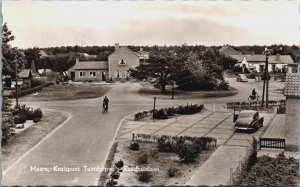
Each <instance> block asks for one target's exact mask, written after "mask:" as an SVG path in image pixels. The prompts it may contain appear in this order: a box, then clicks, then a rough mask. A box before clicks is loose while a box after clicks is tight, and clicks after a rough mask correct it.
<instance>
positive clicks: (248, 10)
mask: <svg viewBox="0 0 300 187" xmlns="http://www.w3.org/2000/svg"><path fill="white" fill-rule="evenodd" d="M2 16H3V21H4V22H7V24H8V27H9V29H10V30H12V33H13V35H15V41H13V42H12V43H11V44H12V45H13V46H16V47H20V48H28V47H55V46H68V45H71V46H74V45H79V46H93V45H97V46H101V45H114V44H115V43H119V44H120V45H150V46H151V45H181V44H188V45H208V46H210V45H224V44H230V45H270V44H286V45H293V44H295V45H299V42H300V34H299V28H300V27H299V25H300V19H299V18H300V10H299V0H294V1H293V0H277V1H272V0H270V1H258V0H251V1H246V0H239V1H238V0H235V1H230V0H229V1H228V0H226V1H225V0H222V1H221V0H217V1H211V0H198V1H159V0H157V1H146V0H144V1H129V0H128V1H105V0H103V1H28V0H27V1H4V2H2Z"/></svg>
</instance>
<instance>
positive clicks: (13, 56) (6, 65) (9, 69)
mask: <svg viewBox="0 0 300 187" xmlns="http://www.w3.org/2000/svg"><path fill="white" fill-rule="evenodd" d="M14 38H15V37H14V36H13V35H12V33H11V31H10V30H9V29H8V27H7V23H4V25H3V26H2V55H3V57H2V64H3V67H2V74H3V75H10V76H12V77H15V64H17V66H18V70H20V69H21V67H22V65H23V64H24V62H25V58H24V54H23V53H21V51H20V50H19V49H18V48H16V47H12V46H11V45H10V44H9V42H11V41H13V40H14Z"/></svg>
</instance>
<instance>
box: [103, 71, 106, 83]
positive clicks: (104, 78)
mask: <svg viewBox="0 0 300 187" xmlns="http://www.w3.org/2000/svg"><path fill="white" fill-rule="evenodd" d="M102 81H106V73H105V71H102Z"/></svg>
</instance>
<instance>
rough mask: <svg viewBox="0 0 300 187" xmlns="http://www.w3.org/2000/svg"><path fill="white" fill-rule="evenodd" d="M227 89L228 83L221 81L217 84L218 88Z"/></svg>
mask: <svg viewBox="0 0 300 187" xmlns="http://www.w3.org/2000/svg"><path fill="white" fill-rule="evenodd" d="M228 89H229V83H228V82H226V81H224V80H223V81H222V82H220V84H219V90H228Z"/></svg>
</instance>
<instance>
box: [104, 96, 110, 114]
mask: <svg viewBox="0 0 300 187" xmlns="http://www.w3.org/2000/svg"><path fill="white" fill-rule="evenodd" d="M108 103H109V99H108V98H107V96H104V99H103V112H107V111H108Z"/></svg>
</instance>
